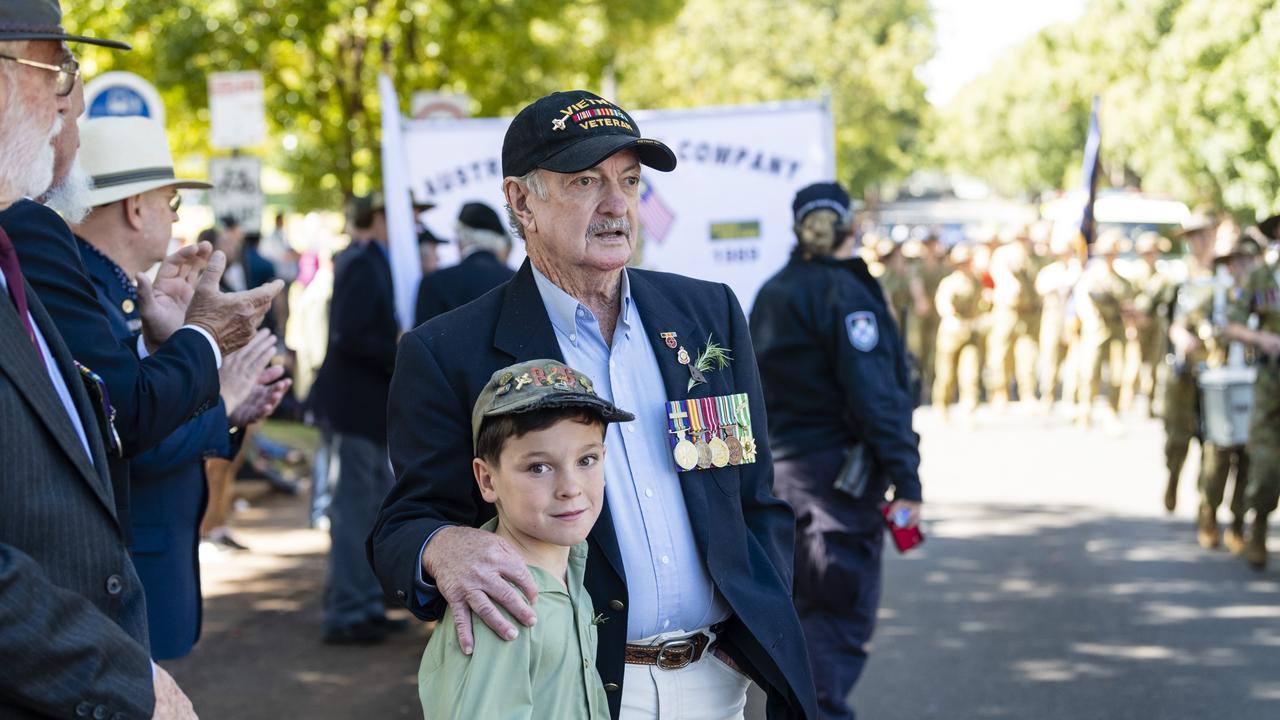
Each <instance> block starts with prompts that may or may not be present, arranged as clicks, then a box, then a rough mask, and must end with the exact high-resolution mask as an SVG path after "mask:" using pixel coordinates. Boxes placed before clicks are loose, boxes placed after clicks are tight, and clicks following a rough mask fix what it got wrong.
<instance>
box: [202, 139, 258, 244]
mask: <svg viewBox="0 0 1280 720" xmlns="http://www.w3.org/2000/svg"><path fill="white" fill-rule="evenodd" d="M261 176H262V161H261V160H259V159H258V158H256V157H251V156H247V155H237V156H235V157H217V158H212V159H210V160H209V182H210V183H212V184H213V189H212V190H210V191H209V204H210V205H212V206H213V214H214V216H215V217H217V218H219V219H221V218H223V217H226V216H231V217H234V218H235V219H237V220H239V221H240V227H242V228H244V229H245V231H246V232H252V231H256V230H260V229H261V226H262V208H263V205H264V199H263V195H262V184H261Z"/></svg>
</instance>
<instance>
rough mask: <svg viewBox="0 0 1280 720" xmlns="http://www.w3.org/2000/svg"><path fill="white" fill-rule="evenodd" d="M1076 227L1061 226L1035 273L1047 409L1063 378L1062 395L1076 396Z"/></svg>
mask: <svg viewBox="0 0 1280 720" xmlns="http://www.w3.org/2000/svg"><path fill="white" fill-rule="evenodd" d="M1076 232H1077V231H1076V230H1075V229H1074V228H1067V227H1066V226H1060V227H1058V228H1056V229H1055V231H1054V233H1053V235H1052V236H1051V237H1050V239H1049V250H1050V255H1051V258H1050V261H1049V262H1048V264H1046V265H1045V266H1044V267H1043V268H1042V269H1041V270H1040V272H1038V273H1036V283H1035V287H1036V293H1037V294H1038V295H1039V296H1040V342H1039V345H1038V349H1039V361H1040V401H1041V406H1042V407H1043V408H1044V409H1045V410H1046V411H1048V410H1050V409H1052V407H1053V404H1054V401H1055V400H1056V398H1057V392H1058V383H1059V381H1061V382H1062V384H1063V388H1062V398H1063V400H1065V401H1066V402H1067V403H1068V404H1073V403H1074V400H1075V388H1076V382H1075V377H1076V374H1077V373H1076V372H1075V369H1074V365H1073V364H1072V363H1071V362H1070V361H1071V360H1072V359H1073V358H1072V357H1071V352H1070V350H1071V346H1072V339H1073V337H1074V335H1075V328H1074V327H1073V325H1074V318H1069V317H1068V313H1067V301H1068V299H1069V298H1070V297H1071V292H1072V290H1073V289H1074V288H1075V286H1076V283H1077V282H1078V281H1079V279H1080V272H1081V267H1080V255H1079V252H1078V251H1077V248H1076V245H1077V243H1076V240H1075V238H1076Z"/></svg>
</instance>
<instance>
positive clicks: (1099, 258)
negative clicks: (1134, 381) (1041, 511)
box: [1075, 231, 1133, 429]
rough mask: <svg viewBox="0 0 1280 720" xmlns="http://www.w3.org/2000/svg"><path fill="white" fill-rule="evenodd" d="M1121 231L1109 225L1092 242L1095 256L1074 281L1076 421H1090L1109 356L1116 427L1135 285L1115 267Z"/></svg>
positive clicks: (1112, 414)
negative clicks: (1077, 354) (1077, 319)
mask: <svg viewBox="0 0 1280 720" xmlns="http://www.w3.org/2000/svg"><path fill="white" fill-rule="evenodd" d="M1123 237H1124V236H1123V235H1122V234H1120V233H1119V232H1118V231H1108V232H1105V233H1102V234H1101V235H1100V236H1098V239H1097V240H1096V241H1095V242H1094V244H1093V250H1094V253H1095V256H1096V257H1094V259H1093V260H1092V261H1091V262H1090V263H1089V266H1088V267H1086V268H1085V271H1084V274H1083V275H1082V276H1081V278H1080V283H1079V285H1077V286H1076V294H1075V297H1076V308H1077V310H1078V312H1079V314H1080V365H1079V369H1080V373H1079V380H1078V382H1079V385H1078V387H1077V388H1076V390H1077V398H1078V399H1077V407H1076V412H1077V415H1076V421H1077V422H1078V423H1079V424H1080V425H1081V426H1083V427H1088V426H1089V425H1090V423H1091V419H1092V409H1093V401H1094V398H1096V397H1097V396H1098V393H1099V390H1100V389H1101V384H1102V366H1103V363H1104V362H1106V363H1107V366H1108V372H1107V383H1108V392H1107V402H1108V404H1109V407H1110V414H1109V415H1108V422H1109V424H1110V425H1111V428H1112V429H1118V427H1119V425H1118V422H1117V420H1116V410H1117V408H1118V407H1119V405H1120V377H1121V375H1122V372H1123V367H1124V343H1125V337H1126V331H1127V325H1128V323H1129V322H1130V319H1131V318H1132V315H1133V286H1132V285H1131V284H1130V283H1129V281H1128V280H1126V279H1125V278H1124V277H1123V276H1121V275H1120V273H1118V272H1116V265H1115V261H1116V257H1117V256H1118V255H1119V251H1120V242H1121V240H1122V239H1123Z"/></svg>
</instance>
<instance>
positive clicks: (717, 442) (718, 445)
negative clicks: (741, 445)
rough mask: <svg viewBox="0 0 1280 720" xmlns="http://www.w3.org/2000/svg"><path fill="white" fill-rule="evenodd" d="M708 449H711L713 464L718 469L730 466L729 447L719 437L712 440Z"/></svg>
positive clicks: (708, 444)
mask: <svg viewBox="0 0 1280 720" xmlns="http://www.w3.org/2000/svg"><path fill="white" fill-rule="evenodd" d="M707 447H709V448H710V449H711V464H712V465H715V466H716V467H718V468H722V467H724V466H725V465H728V464H729V446H728V445H726V444H725V442H724V441H723V440H721V439H720V438H718V437H713V438H711V442H709V443H707Z"/></svg>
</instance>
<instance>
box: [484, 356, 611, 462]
mask: <svg viewBox="0 0 1280 720" xmlns="http://www.w3.org/2000/svg"><path fill="white" fill-rule="evenodd" d="M570 407H581V408H587V409H589V410H594V411H595V412H597V413H599V415H600V417H601V418H603V419H604V421H605V422H630V421H632V420H634V419H635V417H634V416H633V415H632V414H631V413H628V412H625V411H623V410H620V409H618V408H617V407H616V406H615V405H614V404H613V403H611V402H609V401H608V400H605V399H604V398H602V397H600V396H599V395H597V394H596V390H595V385H594V384H593V383H592V382H591V379H590V378H588V377H587V376H586V375H583V374H581V373H579V372H577V371H575V370H574V369H573V368H571V367H569V366H567V365H565V364H564V363H562V362H558V361H555V360H530V361H528V362H523V363H519V364H517V365H512V366H511V367H509V368H504V369H502V370H499V371H497V372H494V374H493V375H492V376H491V377H490V378H489V382H488V383H486V384H485V386H484V389H483V390H481V392H480V397H479V398H477V399H476V404H475V407H474V408H473V411H472V416H471V420H472V423H471V424H472V428H471V429H472V438H471V439H472V442H473V443H474V442H475V440H476V437H477V436H478V435H479V433H480V425H481V423H483V422H484V418H486V417H493V416H496V415H509V414H512V413H523V412H529V411H532V410H542V409H553V408H570Z"/></svg>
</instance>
